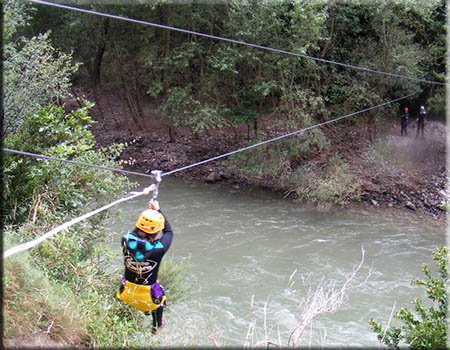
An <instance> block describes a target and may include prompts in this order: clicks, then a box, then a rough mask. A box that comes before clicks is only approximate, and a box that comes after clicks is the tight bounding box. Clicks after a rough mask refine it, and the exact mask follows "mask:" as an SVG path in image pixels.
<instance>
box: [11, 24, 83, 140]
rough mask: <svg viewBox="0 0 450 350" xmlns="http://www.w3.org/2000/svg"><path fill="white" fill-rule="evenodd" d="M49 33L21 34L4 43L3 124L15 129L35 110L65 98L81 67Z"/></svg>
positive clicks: (13, 130)
mask: <svg viewBox="0 0 450 350" xmlns="http://www.w3.org/2000/svg"><path fill="white" fill-rule="evenodd" d="M49 35H50V33H49V32H48V33H46V34H40V35H37V36H35V37H33V38H31V39H25V38H20V39H18V40H17V41H16V42H14V43H11V44H7V45H6V46H5V47H4V55H5V56H4V57H5V58H4V62H3V64H4V98H3V103H4V110H5V116H4V127H5V129H4V130H5V132H6V133H7V134H9V133H14V132H16V131H17V129H18V128H19V127H20V125H21V124H22V123H23V122H24V120H25V119H26V118H27V117H28V116H30V115H31V114H32V113H33V112H34V111H36V110H37V109H39V108H40V107H42V106H46V105H48V104H49V103H51V102H54V101H56V100H57V99H60V98H64V97H65V96H66V94H67V89H68V87H69V86H70V85H71V81H70V77H71V75H72V74H73V73H74V72H76V70H77V69H78V66H79V65H78V64H73V63H72V62H71V60H72V57H71V55H70V54H65V53H62V52H58V51H57V50H56V49H55V48H54V47H53V46H52V44H51V42H50V38H49Z"/></svg>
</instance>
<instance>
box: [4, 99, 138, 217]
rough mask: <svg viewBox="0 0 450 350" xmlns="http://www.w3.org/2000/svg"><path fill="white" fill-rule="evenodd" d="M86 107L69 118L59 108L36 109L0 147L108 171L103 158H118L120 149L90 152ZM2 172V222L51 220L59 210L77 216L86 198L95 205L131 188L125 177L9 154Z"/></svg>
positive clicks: (92, 141)
mask: <svg viewBox="0 0 450 350" xmlns="http://www.w3.org/2000/svg"><path fill="white" fill-rule="evenodd" d="M89 106H90V105H89V104H87V105H86V106H85V107H84V108H82V109H79V110H76V111H73V112H70V113H65V112H64V108H63V107H60V106H53V105H51V106H48V107H45V108H42V109H40V110H38V112H37V113H35V114H33V115H31V116H30V117H29V118H27V119H26V120H25V121H24V122H23V123H22V124H21V126H20V127H19V128H18V130H17V132H15V133H13V134H11V135H9V136H8V137H7V138H6V140H5V146H6V147H8V148H12V149H19V150H22V151H28V152H33V153H39V154H45V155H48V156H53V157H57V158H64V159H71V160H74V161H81V162H84V163H91V164H97V165H106V166H111V167H114V165H115V164H114V162H113V161H112V160H109V158H108V156H110V155H111V154H117V153H118V152H120V150H121V149H122V148H121V147H122V146H120V145H117V146H111V147H110V148H109V149H103V150H100V152H99V151H98V150H96V149H94V146H95V139H94V136H93V134H92V132H91V131H90V130H89V125H90V124H92V123H93V120H92V118H91V117H90V116H89V115H88V108H89ZM4 166H5V168H4V176H5V177H4V179H5V191H4V195H5V196H4V210H5V214H6V219H7V222H16V223H18V222H23V221H24V220H26V219H28V218H32V219H33V221H35V220H39V219H41V218H42V219H43V216H45V214H46V213H47V214H48V213H51V214H54V213H55V212H56V211H60V210H61V209H62V208H64V209H65V210H69V211H73V212H75V213H77V212H80V211H81V210H83V209H84V206H85V205H86V203H87V202H88V201H90V200H91V199H92V198H95V199H96V202H97V204H99V203H101V202H102V201H103V200H109V199H110V197H111V195H112V194H114V193H117V194H118V193H120V192H121V191H123V190H124V189H126V188H128V187H129V186H130V185H131V184H130V183H129V181H128V180H127V179H126V178H125V177H122V176H117V175H115V174H112V173H111V172H110V171H104V170H99V169H95V168H92V167H86V166H75V165H73V164H66V163H61V162H56V161H42V160H38V159H35V158H31V157H23V156H18V155H15V154H14V155H13V154H9V153H7V154H5V155H4ZM99 179H102V181H98V180H99Z"/></svg>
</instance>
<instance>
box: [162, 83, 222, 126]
mask: <svg viewBox="0 0 450 350" xmlns="http://www.w3.org/2000/svg"><path fill="white" fill-rule="evenodd" d="M160 111H161V112H162V114H163V116H164V117H165V119H166V120H168V121H169V122H170V123H171V124H172V125H174V126H175V127H178V126H181V125H183V126H188V127H190V128H191V129H192V131H193V133H194V134H199V133H201V132H203V131H205V130H208V129H211V128H217V127H222V126H224V125H225V123H226V121H225V119H224V118H223V114H224V113H225V111H224V110H223V109H222V108H220V107H216V108H215V107H211V106H209V105H207V104H202V103H201V102H200V101H198V100H196V99H194V97H193V96H192V95H191V93H190V91H189V88H173V89H172V90H171V91H170V93H169V95H168V97H167V99H166V101H165V102H164V103H163V104H162V105H161V107H160Z"/></svg>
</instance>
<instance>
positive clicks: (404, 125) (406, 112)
mask: <svg viewBox="0 0 450 350" xmlns="http://www.w3.org/2000/svg"><path fill="white" fill-rule="evenodd" d="M408 119H409V108H408V107H405V108H404V110H403V114H402V120H401V127H402V128H401V135H402V136H403V133H404V134H405V136H408V131H407V130H406V128H407V127H408Z"/></svg>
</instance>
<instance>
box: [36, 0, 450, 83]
mask: <svg viewBox="0 0 450 350" xmlns="http://www.w3.org/2000/svg"><path fill="white" fill-rule="evenodd" d="M28 1H29V2H32V3H35V4H41V5H47V6H53V7H58V8H62V9H66V10H71V11H78V12H83V13H88V14H91V15H97V16H102V17H108V18H113V19H117V20H121V21H127V22H132V23H137V24H143V25H148V26H152V27H157V28H163V29H168V30H173V31H177V32H181V33H186V34H191V35H196V36H202V37H205V38H209V39H214V40H220V41H226V42H229V43H233V44H239V45H244V46H250V47H254V48H258V49H262V50H267V51H272V52H277V53H281V54H284V55H290V56H296V57H301V58H305V59H309V60H314V61H317V62H322V63H328V64H333V65H337V66H341V67H346V68H351V69H357V70H360V71H363V72H366V73H374V74H381V75H386V76H390V77H393V78H401V79H408V80H413V81H417V82H421V83H427V84H434V85H448V83H441V82H437V81H432V80H427V79H421V78H416V77H409V76H406V75H401V74H395V73H389V72H384V71H381V70H377V69H372V68H366V67H360V66H355V65H352V64H347V63H342V62H338V61H333V60H327V59H324V58H318V57H313V56H308V55H305V54H301V53H297V52H292V51H287V50H282V49H276V48H272V47H268V46H262V45H258V44H253V43H248V42H245V41H241V40H235V39H229V38H224V37H219V36H215V35H211V34H205V33H201V32H195V31H192V30H188V29H182V28H177V27H172V26H167V25H163V24H158V23H154V22H149V21H143V20H138V19H133V18H128V17H123V16H118V15H112V14H108V13H104V12H98V11H93V10H88V9H83V8H80V7H73V6H67V5H63V4H57V3H53V2H47V1H41V0H28Z"/></svg>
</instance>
